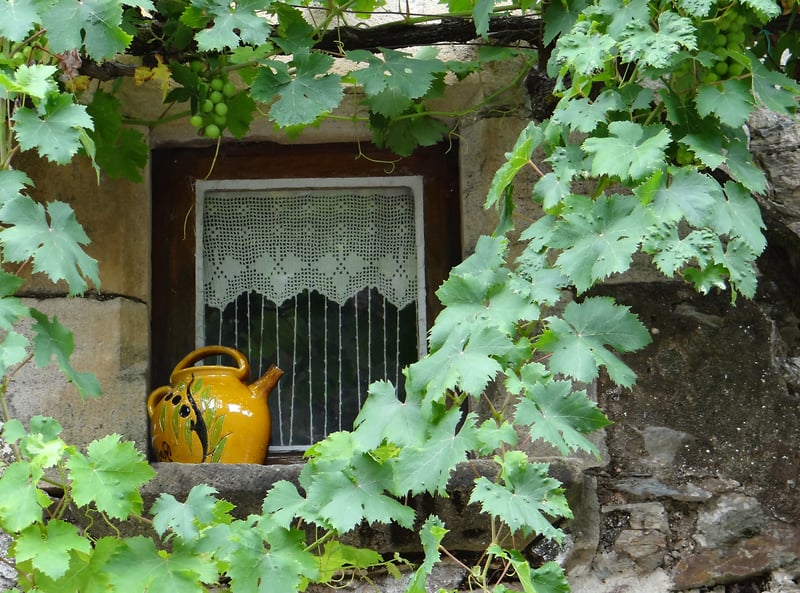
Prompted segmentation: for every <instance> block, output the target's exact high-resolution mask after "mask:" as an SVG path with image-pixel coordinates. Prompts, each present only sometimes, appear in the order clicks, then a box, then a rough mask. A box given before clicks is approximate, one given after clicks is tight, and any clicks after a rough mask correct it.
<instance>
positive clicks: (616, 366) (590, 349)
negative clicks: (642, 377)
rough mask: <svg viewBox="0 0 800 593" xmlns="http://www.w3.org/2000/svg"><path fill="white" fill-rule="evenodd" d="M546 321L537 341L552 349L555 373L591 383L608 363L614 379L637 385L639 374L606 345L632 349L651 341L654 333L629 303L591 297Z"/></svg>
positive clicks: (551, 364) (624, 349) (609, 372)
mask: <svg viewBox="0 0 800 593" xmlns="http://www.w3.org/2000/svg"><path fill="white" fill-rule="evenodd" d="M545 321H546V322H547V324H548V328H547V329H546V330H545V331H544V332H543V333H542V336H541V338H540V339H539V341H538V342H537V343H536V345H537V346H538V347H539V348H541V349H542V350H544V351H545V352H550V353H552V356H551V357H550V359H549V361H548V364H549V367H550V371H551V372H552V373H553V374H563V375H565V376H567V377H572V378H574V379H576V380H578V381H581V382H584V383H587V382H589V381H592V380H593V379H595V378H596V377H597V372H598V368H599V367H600V366H605V367H606V371H608V375H609V377H611V380H612V381H614V382H615V383H617V384H618V385H622V386H624V387H630V386H631V385H633V382H634V381H635V379H636V375H635V374H634V373H633V371H632V370H631V369H630V368H629V367H628V366H627V365H626V364H625V363H623V362H622V361H621V360H620V359H619V358H617V357H616V356H615V355H614V354H612V353H611V352H610V351H609V350H607V349H606V347H605V346H606V345H609V346H611V347H612V348H614V349H615V350H617V351H619V352H631V351H633V350H638V349H639V348H643V347H644V346H646V345H647V344H649V343H650V341H651V338H650V334H649V333H648V331H647V330H646V329H645V327H644V326H643V325H642V323H641V322H640V321H639V320H638V319H637V318H636V316H635V315H633V314H632V313H631V312H630V310H629V308H628V307H626V306H624V305H618V304H616V303H615V302H614V300H613V299H612V298H609V297H591V298H587V299H585V300H584V301H583V302H582V303H578V302H575V301H573V302H571V303H569V304H568V305H567V306H566V307H565V309H564V314H563V318H558V317H548V318H547V319H546V320H545Z"/></svg>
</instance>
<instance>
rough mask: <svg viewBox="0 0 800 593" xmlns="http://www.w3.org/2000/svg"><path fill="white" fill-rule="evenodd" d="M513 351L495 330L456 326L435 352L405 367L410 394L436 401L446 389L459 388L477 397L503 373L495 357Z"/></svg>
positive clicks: (486, 327) (504, 337)
mask: <svg viewBox="0 0 800 593" xmlns="http://www.w3.org/2000/svg"><path fill="white" fill-rule="evenodd" d="M513 348H514V344H513V342H512V341H511V339H510V337H509V336H508V335H506V334H505V333H503V332H501V331H500V330H499V329H497V328H496V327H492V326H482V327H480V328H472V329H470V328H469V327H464V326H459V327H457V328H455V329H454V330H453V331H452V332H451V333H450V335H449V336H448V337H447V340H446V341H445V343H444V344H442V345H441V347H440V348H439V349H438V350H436V351H435V352H431V353H430V354H429V355H428V356H426V357H425V358H422V359H420V360H418V361H417V362H415V363H414V364H413V365H411V367H409V368H408V374H407V376H408V383H409V388H410V389H411V390H412V391H417V392H419V393H426V392H427V394H428V398H429V399H431V398H432V399H438V398H439V397H440V396H441V395H442V394H444V392H445V391H446V390H448V389H455V388H460V389H462V390H463V391H464V392H466V393H469V394H470V395H472V396H474V397H478V396H479V395H480V394H481V393H483V390H484V389H485V388H486V385H487V384H488V383H489V381H491V380H492V379H493V378H494V377H495V375H497V373H499V372H501V371H502V367H501V365H500V363H499V362H498V361H497V360H496V358H495V357H498V356H504V355H505V354H507V353H508V352H509V351H510V350H512V349H513Z"/></svg>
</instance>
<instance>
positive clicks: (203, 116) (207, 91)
mask: <svg viewBox="0 0 800 593" xmlns="http://www.w3.org/2000/svg"><path fill="white" fill-rule="evenodd" d="M191 68H192V71H194V72H196V73H198V74H201V75H203V74H204V70H205V64H204V63H203V62H201V61H199V60H195V61H193V62H192V63H191ZM198 91H199V100H198V102H197V110H196V111H195V113H193V114H192V117H191V118H190V119H189V122H190V123H191V124H192V126H194V127H195V128H197V130H198V132H199V133H200V134H201V135H203V136H206V137H207V138H211V139H212V140H213V139H216V138H219V137H220V135H221V134H222V131H223V130H224V129H225V126H226V125H227V123H228V109H229V107H228V103H227V100H228V99H230V98H231V97H233V96H234V95H235V94H236V87H235V86H234V84H233V83H232V82H230V81H229V80H227V78H226V77H225V76H224V75H223V74H222V73H219V72H212V73H205V78H203V79H201V83H200V85H199V88H198Z"/></svg>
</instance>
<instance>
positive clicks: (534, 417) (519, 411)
mask: <svg viewBox="0 0 800 593" xmlns="http://www.w3.org/2000/svg"><path fill="white" fill-rule="evenodd" d="M514 423H515V424H517V425H522V426H527V427H529V429H530V435H531V439H533V440H534V441H535V440H537V439H542V440H543V441H545V442H546V443H549V444H551V445H553V446H554V447H556V448H557V449H558V450H559V452H560V453H561V454H562V455H564V456H565V457H567V456H569V455H570V454H571V453H572V452H573V451H577V450H578V449H581V450H583V451H587V452H589V453H592V454H594V455H596V456H599V451H598V450H597V447H596V446H595V445H594V443H592V442H591V441H590V440H588V439H587V438H586V437H584V436H583V435H585V434H588V433H590V432H593V431H595V430H599V429H601V428H603V427H605V426H608V425H609V424H610V422H609V420H608V419H607V418H606V417H605V415H604V414H603V412H601V411H600V410H599V409H598V408H597V404H595V402H593V401H592V400H590V399H589V397H588V396H587V395H586V391H585V390H580V391H572V383H571V382H569V381H549V382H546V383H542V382H537V383H534V384H533V385H531V386H530V387H529V388H528V389H526V393H525V397H523V398H522V399H520V400H519V402H518V403H517V408H516V413H515V415H514Z"/></svg>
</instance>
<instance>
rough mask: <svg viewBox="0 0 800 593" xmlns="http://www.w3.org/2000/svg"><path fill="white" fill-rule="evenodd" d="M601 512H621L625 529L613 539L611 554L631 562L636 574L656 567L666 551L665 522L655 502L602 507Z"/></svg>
mask: <svg viewBox="0 0 800 593" xmlns="http://www.w3.org/2000/svg"><path fill="white" fill-rule="evenodd" d="M602 511H603V513H605V514H609V513H621V514H622V515H623V516H624V517H625V518H626V525H625V528H623V529H621V530H620V531H619V533H618V534H617V535H616V537H615V538H614V542H613V545H612V549H613V551H614V552H615V553H616V555H617V557H619V558H629V559H631V560H633V563H634V564H635V565H636V567H637V570H638V572H639V574H644V573H648V572H651V571H653V570H655V569H656V568H659V567H660V566H661V565H662V564H663V559H664V554H665V553H666V551H667V536H668V535H669V519H668V518H667V513H666V511H665V510H664V507H663V506H662V505H661V504H659V503H656V502H646V503H637V504H621V505H609V506H604V507H603V509H602Z"/></svg>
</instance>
